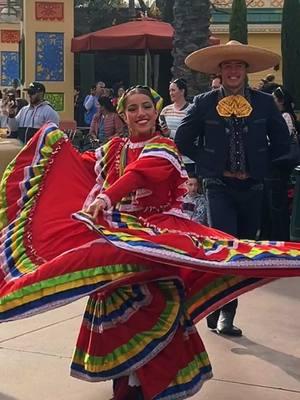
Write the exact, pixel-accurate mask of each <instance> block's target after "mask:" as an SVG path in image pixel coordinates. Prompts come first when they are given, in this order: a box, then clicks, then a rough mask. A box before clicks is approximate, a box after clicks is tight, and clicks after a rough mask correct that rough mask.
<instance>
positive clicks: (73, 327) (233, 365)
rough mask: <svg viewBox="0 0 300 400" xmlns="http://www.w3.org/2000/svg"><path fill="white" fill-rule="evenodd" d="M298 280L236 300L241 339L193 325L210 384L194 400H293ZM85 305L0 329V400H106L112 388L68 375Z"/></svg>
mask: <svg viewBox="0 0 300 400" xmlns="http://www.w3.org/2000/svg"><path fill="white" fill-rule="evenodd" d="M299 288H300V279H298V278H297V279H287V280H281V281H278V282H275V283H273V284H271V285H268V286H266V287H264V288H261V289H258V290H256V291H254V292H251V293H249V294H247V295H244V296H242V298H241V300H240V306H239V310H238V318H237V324H238V325H239V326H241V327H242V328H243V329H244V333H245V336H243V337H242V338H238V339H226V338H224V337H220V336H219V335H216V334H214V333H212V332H209V331H208V330H207V329H206V328H205V324H204V323H203V322H202V323H200V324H199V325H198V327H199V331H200V333H201V334H202V336H203V340H204V343H205V344H206V347H207V350H208V352H209V355H210V359H211V362H212V364H213V367H214V378H213V379H212V380H210V381H209V382H207V383H206V384H205V385H204V387H203V389H202V390H201V392H200V393H198V394H197V395H195V396H194V397H192V399H193V400H250V399H251V400H300V317H299V316H300V289H299ZM85 302H86V301H85V300H83V301H79V302H76V303H74V304H71V305H70V306H68V307H64V308H61V309H58V310H55V311H52V312H49V313H46V314H42V315H39V316H37V317H33V318H30V319H27V320H22V321H17V322H13V323H8V324H2V325H1V327H0V400H108V399H109V398H110V396H111V384H110V383H109V382H108V383H101V384H99V383H97V384H95V383H86V382H81V381H78V380H76V379H73V378H70V377H69V376H68V373H69V371H68V368H69V363H70V359H71V354H72V348H73V345H74V343H75V340H76V336H77V332H78V328H79V326H80V323H81V316H82V311H83V309H84V305H85Z"/></svg>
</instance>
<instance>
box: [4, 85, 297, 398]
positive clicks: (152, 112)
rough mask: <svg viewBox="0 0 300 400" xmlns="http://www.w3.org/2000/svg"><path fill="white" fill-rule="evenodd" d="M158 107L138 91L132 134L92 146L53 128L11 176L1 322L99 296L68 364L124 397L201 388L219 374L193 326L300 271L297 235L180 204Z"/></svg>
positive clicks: (173, 154) (178, 169) (150, 94)
mask: <svg viewBox="0 0 300 400" xmlns="http://www.w3.org/2000/svg"><path fill="white" fill-rule="evenodd" d="M160 108H161V98H160V96H158V95H157V94H156V93H155V92H154V91H152V90H151V89H149V88H147V87H140V86H138V87H134V88H131V89H129V90H127V91H126V92H125V93H124V95H123V97H122V99H121V100H120V104H119V112H120V113H121V114H122V115H123V118H124V119H125V122H126V124H127V125H128V130H129V137H128V138H117V137H114V138H113V139H112V140H111V141H109V142H108V143H106V144H105V145H104V146H102V147H101V148H99V149H97V150H96V152H95V153H84V154H80V153H78V152H77V151H76V150H75V149H74V148H73V147H72V145H71V143H70V141H69V140H68V138H67V137H66V136H65V135H64V134H63V132H61V131H60V130H58V129H57V127H56V126H55V125H54V124H47V125H45V126H44V127H43V128H42V129H41V130H40V131H39V132H38V133H37V134H36V135H35V136H34V137H33V138H32V139H31V140H30V141H29V142H28V144H27V145H26V146H25V147H24V148H23V149H22V151H21V152H20V153H19V155H18V156H17V157H16V158H15V159H14V161H12V162H11V164H10V165H9V166H8V168H7V170H6V172H5V173H4V176H3V180H2V184H1V214H0V218H1V219H0V221H1V237H0V240H1V246H0V249H1V256H0V260H1V272H0V320H1V321H2V322H4V321H12V320H16V319H20V318H25V317H29V316H30V315H35V314H38V313H41V312H44V311H47V310H50V309H53V308H56V307H59V306H62V305H65V304H67V303H70V302H73V301H75V300H77V299H79V298H81V297H83V296H87V295H89V296H90V297H89V300H88V303H87V307H86V310H85V313H84V316H83V321H82V326H81V329H80V333H79V337H78V341H77V344H76V348H75V351H74V356H73V360H72V365H71V374H72V376H74V377H76V378H79V379H83V380H86V381H91V382H98V381H104V380H110V379H111V380H113V381H114V385H113V386H114V399H115V400H124V399H134V400H137V399H147V400H150V399H155V400H160V399H186V398H188V397H189V396H191V395H193V394H194V393H196V392H197V391H198V390H199V389H200V388H201V386H202V384H203V382H204V381H205V380H207V379H209V378H210V377H211V376H212V371H211V365H210V362H209V359H208V356H207V353H206V351H205V348H204V346H203V343H202V341H201V338H200V336H199V334H198V332H197V330H196V328H195V325H194V324H195V322H196V321H198V320H199V319H201V318H203V317H205V316H206V315H207V314H208V313H209V312H211V311H213V310H215V309H216V308H218V307H219V306H221V305H222V304H224V303H225V302H228V301H230V300H232V299H233V298H235V297H236V296H238V295H240V294H242V293H244V292H247V291H249V290H251V289H253V288H255V287H258V286H261V285H263V284H265V283H267V282H270V281H272V280H274V279H277V278H279V277H286V276H299V275H300V244H297V243H283V242H280V243H276V242H274V243H268V242H262V243H259V242H254V241H247V240H245V241H244V240H237V239H235V238H234V237H233V236H231V235H229V234H226V233H222V232H220V231H218V230H215V229H213V228H209V227H206V226H203V225H201V224H198V223H196V222H194V221H191V220H190V219H189V216H186V215H185V214H184V213H183V212H182V211H181V203H182V198H183V195H184V192H185V181H186V178H187V174H186V171H185V169H184V165H183V162H182V160H181V157H180V155H179V153H178V150H177V148H176V146H175V144H174V142H173V141H172V140H171V139H168V138H164V137H163V136H162V135H161V133H160V131H159V128H158V127H157V117H158V112H159V110H160ZM95 181H96V184H95ZM62 188H63V190H62ZM81 209H82V211H78V210H81ZM71 216H72V217H71Z"/></svg>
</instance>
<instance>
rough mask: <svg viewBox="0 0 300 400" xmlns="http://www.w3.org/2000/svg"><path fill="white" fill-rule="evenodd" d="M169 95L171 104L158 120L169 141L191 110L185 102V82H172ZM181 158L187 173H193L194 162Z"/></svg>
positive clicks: (178, 80)
mask: <svg viewBox="0 0 300 400" xmlns="http://www.w3.org/2000/svg"><path fill="white" fill-rule="evenodd" d="M169 93H170V98H171V101H172V104H170V105H168V106H166V107H164V108H163V109H162V111H161V113H160V117H159V118H160V123H161V125H162V128H163V131H164V132H166V133H167V135H168V136H169V137H170V138H171V139H174V137H175V134H176V130H177V128H178V126H179V125H180V123H181V121H182V120H183V118H184V117H185V116H186V114H187V112H188V110H189V109H190V108H191V104H190V103H189V102H188V101H187V100H186V98H187V85H186V81H185V80H184V79H182V78H179V79H175V80H174V81H172V82H171V83H170V86H169ZM182 158H183V162H184V164H185V167H186V170H187V172H188V173H194V172H195V163H194V161H192V160H191V159H190V158H188V157H186V156H183V157H182Z"/></svg>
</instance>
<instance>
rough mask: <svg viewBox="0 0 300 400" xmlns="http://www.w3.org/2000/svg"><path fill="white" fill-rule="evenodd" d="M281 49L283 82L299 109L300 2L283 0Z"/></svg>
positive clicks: (297, 0)
mask: <svg viewBox="0 0 300 400" xmlns="http://www.w3.org/2000/svg"><path fill="white" fill-rule="evenodd" d="M281 51H282V72H283V84H284V86H285V88H286V89H287V90H288V91H289V93H290V94H291V95H292V97H293V99H294V101H295V105H296V109H298V110H300V74H299V66H300V2H299V0H285V1H284V6H283V14H282V29H281Z"/></svg>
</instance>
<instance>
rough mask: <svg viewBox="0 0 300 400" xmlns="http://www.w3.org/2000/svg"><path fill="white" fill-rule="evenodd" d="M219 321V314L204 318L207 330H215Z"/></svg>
mask: <svg viewBox="0 0 300 400" xmlns="http://www.w3.org/2000/svg"><path fill="white" fill-rule="evenodd" d="M218 319H219V313H212V314H210V315H209V316H208V317H207V318H206V323H207V327H208V328H209V329H212V330H215V329H217V324H218Z"/></svg>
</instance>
